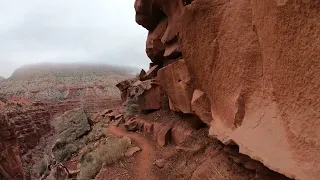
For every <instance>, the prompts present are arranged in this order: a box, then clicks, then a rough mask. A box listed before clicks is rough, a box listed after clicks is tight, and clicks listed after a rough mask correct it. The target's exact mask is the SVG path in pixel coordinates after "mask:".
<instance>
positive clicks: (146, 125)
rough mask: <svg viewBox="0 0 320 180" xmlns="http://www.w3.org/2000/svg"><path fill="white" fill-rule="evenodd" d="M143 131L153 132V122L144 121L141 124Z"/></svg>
mask: <svg viewBox="0 0 320 180" xmlns="http://www.w3.org/2000/svg"><path fill="white" fill-rule="evenodd" d="M143 131H144V132H146V133H152V132H153V124H152V123H149V122H145V123H144V125H143Z"/></svg>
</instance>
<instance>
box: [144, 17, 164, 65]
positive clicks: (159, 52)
mask: <svg viewBox="0 0 320 180" xmlns="http://www.w3.org/2000/svg"><path fill="white" fill-rule="evenodd" d="M166 28H167V20H163V21H162V22H160V23H159V25H158V26H157V27H156V29H155V30H153V31H150V32H149V34H148V37H147V44H146V53H147V55H148V57H149V58H150V59H151V61H152V62H154V63H155V64H161V63H162V61H163V59H164V57H163V54H164V52H165V45H164V43H163V42H161V38H162V36H163V34H164V32H165V31H166Z"/></svg>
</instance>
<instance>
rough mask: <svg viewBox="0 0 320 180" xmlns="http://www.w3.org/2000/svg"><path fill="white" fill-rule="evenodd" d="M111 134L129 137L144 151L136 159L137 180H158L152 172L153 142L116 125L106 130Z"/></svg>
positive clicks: (134, 170)
mask: <svg viewBox="0 0 320 180" xmlns="http://www.w3.org/2000/svg"><path fill="white" fill-rule="evenodd" d="M106 130H107V131H108V132H109V133H112V134H114V135H117V136H127V137H129V138H130V139H132V140H133V141H134V142H135V143H137V145H138V146H139V147H140V148H141V149H142V151H141V152H140V153H139V154H138V155H137V156H136V157H135V159H136V161H137V166H134V168H135V169H133V170H132V171H133V172H135V174H136V176H137V177H134V179H137V180H156V179H158V178H156V176H155V175H154V174H153V172H152V166H153V165H152V164H153V161H154V159H155V154H156V153H155V147H154V145H153V143H152V142H151V141H149V140H148V139H146V138H145V137H143V136H141V135H140V134H137V133H132V132H127V131H125V130H123V129H121V128H119V127H116V126H114V125H109V126H108V128H107V129H106Z"/></svg>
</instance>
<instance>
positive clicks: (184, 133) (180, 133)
mask: <svg viewBox="0 0 320 180" xmlns="http://www.w3.org/2000/svg"><path fill="white" fill-rule="evenodd" d="M193 131H194V129H193V128H191V127H187V126H186V124H185V123H183V122H177V123H175V124H174V126H173V128H172V130H171V140H172V142H173V143H174V144H177V145H179V144H181V143H183V142H184V141H185V140H186V139H187V138H188V137H189V136H190V135H191V134H192V132H193Z"/></svg>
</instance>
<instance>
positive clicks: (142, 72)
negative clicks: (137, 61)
mask: <svg viewBox="0 0 320 180" xmlns="http://www.w3.org/2000/svg"><path fill="white" fill-rule="evenodd" d="M145 75H146V71H145V70H143V69H141V71H140V73H139V78H140V80H142V78H143V77H144V76H145Z"/></svg>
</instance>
